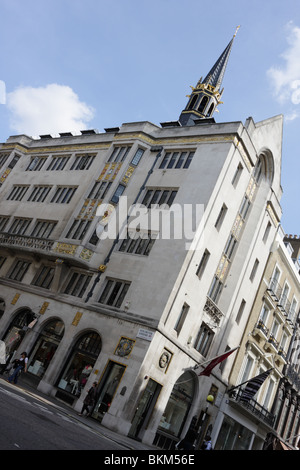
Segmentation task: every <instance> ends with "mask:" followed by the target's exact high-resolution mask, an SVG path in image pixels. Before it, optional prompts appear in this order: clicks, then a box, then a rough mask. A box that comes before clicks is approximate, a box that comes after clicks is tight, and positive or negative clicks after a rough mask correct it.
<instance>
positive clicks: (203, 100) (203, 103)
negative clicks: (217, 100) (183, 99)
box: [198, 96, 209, 113]
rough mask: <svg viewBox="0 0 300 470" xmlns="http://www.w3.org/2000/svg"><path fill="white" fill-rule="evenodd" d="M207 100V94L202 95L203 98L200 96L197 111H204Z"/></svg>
mask: <svg viewBox="0 0 300 470" xmlns="http://www.w3.org/2000/svg"><path fill="white" fill-rule="evenodd" d="M208 100H209V98H208V96H203V98H202V100H201V101H200V104H199V106H198V111H199V113H203V112H204V109H205V107H206V105H207V103H208Z"/></svg>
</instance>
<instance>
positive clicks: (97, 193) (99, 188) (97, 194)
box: [88, 181, 112, 199]
mask: <svg viewBox="0 0 300 470" xmlns="http://www.w3.org/2000/svg"><path fill="white" fill-rule="evenodd" d="M111 184H112V183H110V182H107V181H106V182H104V183H101V182H99V181H96V182H95V184H94V186H93V187H92V189H91V191H90V192H89V195H88V198H89V199H103V198H104V196H105V195H106V193H107V191H108V190H109V188H110V187H111Z"/></svg>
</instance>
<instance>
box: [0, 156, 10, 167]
mask: <svg viewBox="0 0 300 470" xmlns="http://www.w3.org/2000/svg"><path fill="white" fill-rule="evenodd" d="M8 157H9V153H2V154H0V168H1V167H2V166H3V165H4V163H5V162H6V160H7V159H8Z"/></svg>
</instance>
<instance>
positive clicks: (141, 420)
mask: <svg viewBox="0 0 300 470" xmlns="http://www.w3.org/2000/svg"><path fill="white" fill-rule="evenodd" d="M161 388H162V386H161V385H160V384H159V383H157V382H155V381H154V380H152V379H149V380H148V383H147V386H146V388H145V390H144V392H143V395H142V397H141V399H140V401H139V404H138V407H137V409H136V412H135V415H134V418H133V421H132V425H131V428H130V431H129V433H128V436H129V437H132V438H134V439H140V435H141V433H142V431H143V430H144V429H145V428H146V427H147V425H148V423H149V420H150V417H151V414H152V411H153V408H154V405H155V403H156V400H157V398H158V395H159V393H160V391H161Z"/></svg>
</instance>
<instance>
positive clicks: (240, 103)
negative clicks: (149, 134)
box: [0, 0, 300, 235]
mask: <svg viewBox="0 0 300 470" xmlns="http://www.w3.org/2000/svg"><path fill="white" fill-rule="evenodd" d="M0 17H1V28H0V43H1V49H0V51H1V59H2V60H1V65H2V67H1V74H0V142H5V141H6V139H7V138H8V137H9V136H10V135H15V134H20V133H25V134H28V135H32V136H38V135H40V134H45V133H47V134H48V133H51V134H53V135H56V134H57V133H58V132H64V131H73V132H77V131H79V130H83V129H86V128H93V129H98V130H99V131H100V132H102V131H103V129H104V128H106V127H114V126H119V125H121V124H122V123H123V122H132V121H144V120H147V121H150V122H153V123H154V124H157V125H159V124H160V123H161V122H164V121H170V120H176V119H178V117H179V115H180V112H181V110H182V109H183V108H184V106H185V104H186V101H187V98H186V95H187V94H189V92H190V88H189V87H190V85H192V86H195V85H196V83H197V81H198V79H199V78H200V77H201V76H205V75H206V74H207V72H208V71H209V69H210V68H211V66H212V65H213V64H214V62H215V61H216V59H217V58H218V57H219V55H220V53H221V52H222V51H223V50H224V48H225V47H226V45H227V44H228V42H229V41H230V39H231V38H232V36H233V34H234V32H235V29H236V27H237V26H238V25H241V27H240V29H239V32H238V34H237V37H236V39H235V41H234V46H233V49H232V52H231V56H230V60H229V63H228V66H227V71H226V75H225V78H224V81H223V86H224V93H223V98H222V100H223V102H224V104H222V105H220V106H219V113H215V116H214V117H215V120H216V121H217V122H230V121H242V122H245V119H247V117H249V116H251V117H252V118H253V119H254V121H260V120H263V119H267V118H269V117H272V116H276V115H278V114H283V115H284V137H283V158H282V186H283V197H282V200H281V205H282V208H283V217H282V226H283V229H284V230H285V232H286V233H288V234H293V235H294V234H295V235H300V227H299V221H300V204H299V203H298V202H297V199H296V197H297V196H298V180H299V173H300V149H299V145H298V134H299V131H300V2H299V0H285V1H284V2H283V1H282V0H259V1H257V0H228V1H225V0H215V1H214V2H207V1H202V0H184V1H183V0H182V1H180V0H151V1H149V0H148V1H145V0H26V1H25V0H0Z"/></svg>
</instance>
